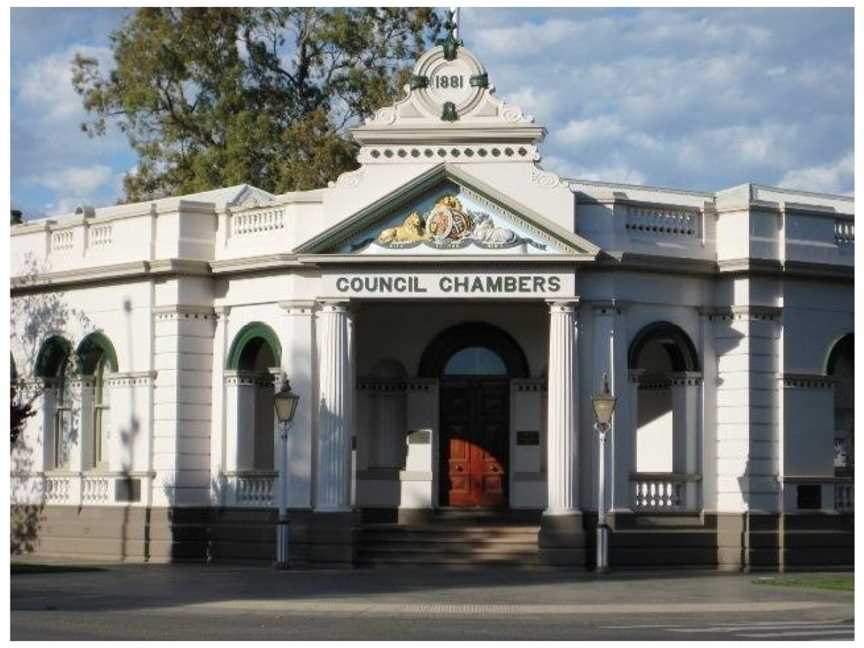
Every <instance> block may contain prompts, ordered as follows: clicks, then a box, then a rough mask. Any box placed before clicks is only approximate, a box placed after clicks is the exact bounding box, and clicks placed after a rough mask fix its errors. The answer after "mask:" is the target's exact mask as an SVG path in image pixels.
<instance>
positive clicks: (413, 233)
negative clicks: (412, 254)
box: [376, 212, 429, 245]
mask: <svg viewBox="0 0 864 648" xmlns="http://www.w3.org/2000/svg"><path fill="white" fill-rule="evenodd" d="M428 238H429V235H428V234H427V233H426V223H424V222H423V217H422V216H421V215H420V214H418V213H417V212H412V213H411V215H410V216H408V218H406V219H405V221H404V222H403V223H402V224H401V225H399V226H398V227H388V228H387V229H385V230H382V231H381V233H380V234H379V235H378V238H377V239H376V242H377V243H378V244H379V245H390V244H392V243H413V242H415V241H425V240H427V239H428Z"/></svg>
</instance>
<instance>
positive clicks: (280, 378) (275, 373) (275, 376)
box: [268, 367, 287, 391]
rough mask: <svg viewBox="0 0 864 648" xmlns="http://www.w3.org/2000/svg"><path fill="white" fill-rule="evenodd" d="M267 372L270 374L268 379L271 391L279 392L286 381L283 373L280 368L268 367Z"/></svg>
mask: <svg viewBox="0 0 864 648" xmlns="http://www.w3.org/2000/svg"><path fill="white" fill-rule="evenodd" d="M268 371H269V372H270V378H271V380H272V381H273V389H275V390H276V391H279V390H280V389H281V388H282V383H283V382H285V380H287V376H286V375H285V372H284V371H283V370H282V367H270V369H269V370H268Z"/></svg>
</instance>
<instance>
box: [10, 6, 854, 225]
mask: <svg viewBox="0 0 864 648" xmlns="http://www.w3.org/2000/svg"><path fill="white" fill-rule="evenodd" d="M126 13H127V11H126V10H110V9H13V10H12V203H13V206H15V207H18V208H21V209H23V210H24V211H25V217H27V216H30V217H32V216H35V215H39V214H59V213H68V212H69V211H71V210H73V209H74V207H75V206H76V205H77V204H81V203H88V204H94V205H106V204H113V203H115V202H117V200H118V199H119V198H121V194H122V188H121V187H122V185H121V183H122V177H123V175H124V173H126V172H127V171H128V170H129V169H131V168H133V167H134V166H135V155H134V153H133V152H132V151H131V150H130V148H129V146H128V144H127V143H126V140H125V137H124V136H123V135H121V134H120V133H119V132H117V130H116V129H114V130H113V131H111V132H110V134H109V135H107V136H105V137H101V138H97V139H90V138H88V137H87V136H86V135H84V134H83V133H81V131H80V128H79V125H80V123H81V122H82V121H83V120H84V119H85V114H84V111H83V110H82V109H81V102H80V98H79V97H78V96H77V95H76V94H75V92H74V91H73V89H72V86H71V83H70V77H71V66H70V61H71V59H72V57H73V56H74V54H75V52H78V51H80V52H84V53H87V54H90V55H93V56H96V57H97V58H99V60H100V61H103V62H104V63H106V64H107V63H108V62H109V61H110V60H111V53H110V49H109V41H108V37H107V35H108V33H109V32H110V31H111V30H112V29H115V28H117V27H118V26H119V24H120V22H121V21H122V19H123V16H124V15H125V14H126ZM852 25H853V14H852V10H851V9H818V10H813V9H739V10H731V9H730V10H711V9H697V10H682V9H626V10H610V9H603V10H585V9H576V8H573V9H550V10H534V9H464V10H463V11H462V29H461V34H460V35H461V37H462V39H463V40H464V41H465V44H466V46H468V47H469V48H471V49H472V50H473V51H474V52H475V53H476V54H477V55H478V56H479V57H480V59H481V60H482V61H483V62H484V63H485V65H486V67H487V69H488V70H489V73H490V77H491V80H492V81H493V83H494V84H495V86H496V88H497V95H498V96H499V97H501V98H504V99H506V100H508V101H510V102H512V103H516V104H518V105H520V106H521V107H522V108H523V110H525V111H526V112H529V113H531V114H533V115H534V116H535V117H536V119H537V121H538V122H539V123H541V124H543V125H545V126H546V127H547V129H548V130H549V135H548V136H547V139H546V143H545V145H544V149H543V151H544V159H543V162H542V164H543V166H544V167H545V168H547V169H550V170H553V171H556V172H557V173H559V174H561V175H563V176H566V177H578V178H583V179H592V180H607V181H614V182H629V183H636V184H651V185H657V186H665V187H675V188H682V189H697V190H709V191H710V190H717V189H722V188H725V187H730V186H733V185H736V184H740V183H742V182H757V183H762V184H772V185H779V186H787V187H793V188H798V189H807V190H811V191H825V192H833V193H851V192H852V189H853V184H854V182H853V146H852V141H853V31H852Z"/></svg>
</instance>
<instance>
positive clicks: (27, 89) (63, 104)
mask: <svg viewBox="0 0 864 648" xmlns="http://www.w3.org/2000/svg"><path fill="white" fill-rule="evenodd" d="M76 53H80V54H82V55H84V56H88V57H93V58H95V59H96V60H98V61H99V66H100V70H101V71H102V73H103V74H104V73H105V72H107V71H108V70H109V69H110V67H109V66H110V65H111V62H112V60H113V59H112V57H111V50H110V49H108V48H107V47H90V46H87V45H73V46H71V47H69V48H67V49H65V50H63V51H62V52H58V53H55V54H49V55H47V56H44V57H42V58H40V59H37V60H36V61H33V62H32V63H30V64H29V65H27V66H26V67H25V68H24V69H23V70H22V72H21V74H20V77H19V79H18V80H17V82H16V83H15V87H14V89H15V90H16V91H17V98H18V99H19V100H20V101H21V102H22V103H23V104H24V105H26V106H28V107H29V108H31V109H35V110H37V111H39V113H40V114H41V115H42V116H43V117H44V118H46V119H49V120H63V119H68V118H70V117H73V116H75V115H80V116H82V117H83V115H84V109H83V107H82V104H81V97H79V96H78V94H77V93H76V92H75V89H74V88H73V87H72V60H73V59H74V58H75V54H76Z"/></svg>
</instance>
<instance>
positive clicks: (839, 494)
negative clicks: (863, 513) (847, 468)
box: [834, 479, 855, 513]
mask: <svg viewBox="0 0 864 648" xmlns="http://www.w3.org/2000/svg"><path fill="white" fill-rule="evenodd" d="M834 508H835V509H837V510H838V511H842V512H844V513H848V512H851V511H854V510H855V482H854V481H852V480H851V479H843V480H840V479H838V480H837V481H835V482H834Z"/></svg>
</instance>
